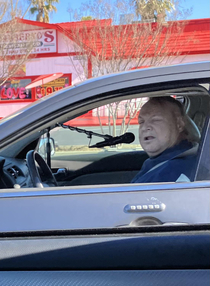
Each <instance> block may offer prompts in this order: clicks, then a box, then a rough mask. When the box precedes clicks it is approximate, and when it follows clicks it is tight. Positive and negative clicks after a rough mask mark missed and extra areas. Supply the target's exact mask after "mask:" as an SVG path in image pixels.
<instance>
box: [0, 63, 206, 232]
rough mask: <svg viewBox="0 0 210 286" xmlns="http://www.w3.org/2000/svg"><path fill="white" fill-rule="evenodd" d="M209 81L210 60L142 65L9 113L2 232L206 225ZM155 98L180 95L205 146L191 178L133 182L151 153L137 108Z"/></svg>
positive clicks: (3, 135) (0, 126)
mask: <svg viewBox="0 0 210 286" xmlns="http://www.w3.org/2000/svg"><path fill="white" fill-rule="evenodd" d="M209 87H210V63H209V62H202V63H191V64H182V65H176V66H166V67H157V68H147V69H140V70H134V71H128V72H122V73H117V74H112V75H107V76H104V77H101V78H93V79H90V80H87V81H85V82H83V83H81V84H78V85H75V86H72V87H68V88H65V89H63V90H60V91H58V92H56V93H53V94H52V95H49V96H46V97H44V98H42V99H40V100H38V101H36V102H35V103H33V104H31V105H28V106H27V107H26V108H24V109H22V110H20V111H18V112H16V113H15V114H12V115H11V116H9V117H7V118H5V119H2V120H1V121H0V164H1V166H0V172H1V176H0V188H1V190H0V232H6V233H7V232H11V231H14V230H15V231H42V230H55V229H56V230H66V229H71V230H72V229H92V228H115V227H125V228H126V227H131V226H134V227H137V226H143V225H144V226H145V225H165V226H166V225H177V224H178V225H180V224H181V225H187V224H201V223H202V224H206V223H209V222H210V207H209V202H210V121H209V120H210V119H209V110H210V109H209V104H210V88H209ZM154 96H174V97H176V98H177V100H180V101H181V102H182V103H183V105H184V108H185V110H186V112H187V114H188V118H189V122H190V124H191V129H192V134H193V135H194V136H196V138H197V139H198V143H199V146H198V150H197V159H196V160H197V161H196V168H195V170H193V174H192V178H191V182H176V183H174V182H170V183H147V184H146V183H145V184H140V183H139V184H131V183H130V182H131V180H132V178H133V177H134V176H135V175H136V173H137V172H138V171H139V170H140V169H141V166H142V164H143V162H144V161H145V160H146V158H147V155H146V153H145V152H144V151H143V150H142V148H141V146H140V144H139V142H138V123H137V116H138V112H139V110H140V109H141V106H142V104H144V103H145V102H146V101H147V100H148V98H150V97H154ZM134 136H135V140H134ZM171 171H172V172H173V170H171Z"/></svg>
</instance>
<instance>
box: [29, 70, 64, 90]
mask: <svg viewBox="0 0 210 286" xmlns="http://www.w3.org/2000/svg"><path fill="white" fill-rule="evenodd" d="M62 75H63V73H54V74H45V75H41V76H39V77H37V78H36V79H35V80H33V81H32V82H31V83H30V84H28V85H27V86H25V89H29V88H33V87H37V86H42V85H44V84H46V83H48V82H50V81H53V80H55V79H57V78H59V77H61V76H62Z"/></svg>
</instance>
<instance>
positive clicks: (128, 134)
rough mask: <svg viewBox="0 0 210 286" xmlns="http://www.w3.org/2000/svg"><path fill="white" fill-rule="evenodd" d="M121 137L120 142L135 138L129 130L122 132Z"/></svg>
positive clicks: (130, 140)
mask: <svg viewBox="0 0 210 286" xmlns="http://www.w3.org/2000/svg"><path fill="white" fill-rule="evenodd" d="M122 137H123V140H122V143H132V142H133V141H134V140H135V135H134V134H133V133H131V132H127V133H125V134H123V135H122Z"/></svg>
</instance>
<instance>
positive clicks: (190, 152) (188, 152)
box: [144, 143, 199, 175]
mask: <svg viewBox="0 0 210 286" xmlns="http://www.w3.org/2000/svg"><path fill="white" fill-rule="evenodd" d="M198 146H199V144H198V143H195V144H194V146H193V147H192V148H190V149H188V150H186V151H184V152H182V153H181V154H179V155H176V156H174V157H172V158H171V159H169V160H166V161H163V162H161V163H159V164H157V165H155V166H154V167H153V168H152V169H150V170H148V171H147V172H146V173H145V174H148V173H149V172H151V171H154V170H155V169H157V168H158V167H160V166H162V165H163V164H165V163H167V162H168V161H170V160H173V159H177V158H183V157H186V156H190V155H195V154H196V153H197V151H198ZM145 174H144V175H145Z"/></svg>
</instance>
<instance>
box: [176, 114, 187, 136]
mask: <svg viewBox="0 0 210 286" xmlns="http://www.w3.org/2000/svg"><path fill="white" fill-rule="evenodd" d="M177 128H178V130H179V133H181V132H182V131H183V130H184V128H185V122H184V118H183V117H182V116H177Z"/></svg>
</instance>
